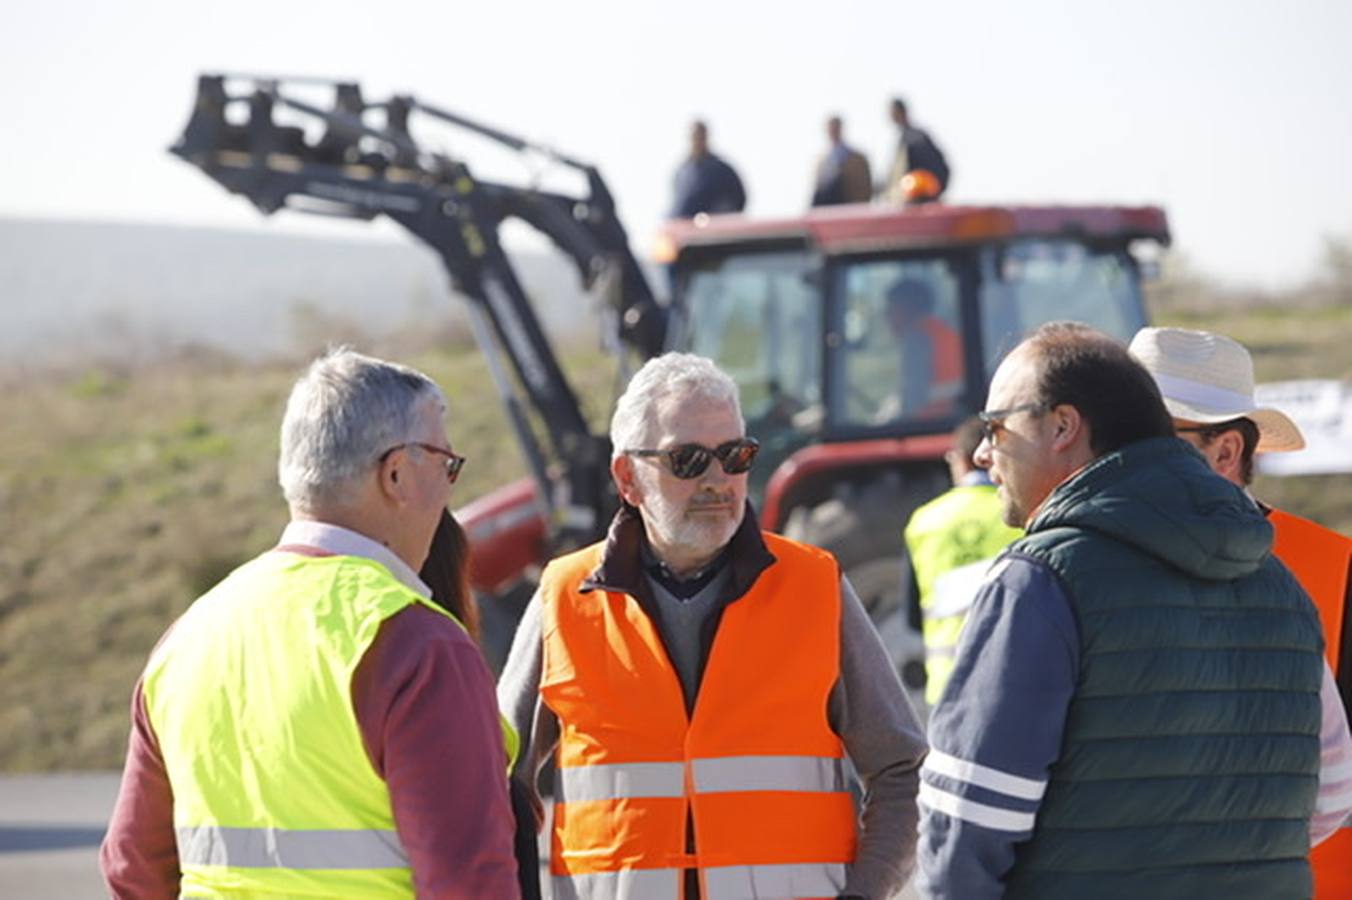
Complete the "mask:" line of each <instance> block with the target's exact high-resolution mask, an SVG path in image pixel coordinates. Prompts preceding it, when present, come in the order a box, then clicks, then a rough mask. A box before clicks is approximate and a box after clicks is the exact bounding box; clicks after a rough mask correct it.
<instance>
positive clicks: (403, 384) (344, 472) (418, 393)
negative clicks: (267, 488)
mask: <svg viewBox="0 0 1352 900" xmlns="http://www.w3.org/2000/svg"><path fill="white" fill-rule="evenodd" d="M428 400H432V401H434V402H436V403H439V404H440V405H441V408H442V409H445V407H446V398H445V395H443V394H442V392H441V388H439V387H437V385H436V382H434V381H432V379H430V378H428V377H427V376H426V375H424V374H422V373H421V372H418V371H416V370H414V369H410V368H408V367H407V366H401V365H398V364H397V363H392V362H386V361H385V360H382V359H375V358H373V357H370V356H363V355H362V354H360V353H357V352H355V351H354V350H352V349H351V348H348V347H338V348H336V349H333V350H330V351H329V352H328V353H326V354H325V355H324V356H321V357H319V358H318V359H316V360H315V361H314V362H312V363H311V364H310V367H309V368H308V369H307V370H306V371H305V374H304V375H302V376H301V377H300V378H299V379H298V380H297V381H296V384H295V387H293V388H292V389H291V396H290V398H289V399H288V400H287V401H286V414H285V415H284V416H283V417H282V449H281V455H280V456H279V458H278V460H277V480H278V482H279V483H280V484H281V486H282V492H283V493H284V494H285V495H286V499H287V502H288V503H290V504H291V505H292V507H293V508H297V509H301V510H309V511H312V510H314V509H315V508H316V507H322V506H325V505H330V504H339V505H341V504H343V503H346V502H349V501H350V500H352V499H353V497H354V494H355V491H354V488H355V487H356V482H357V481H358V479H359V478H360V477H361V476H362V474H364V473H365V472H366V471H368V470H369V469H370V468H371V467H372V465H374V464H375V462H376V460H377V459H378V458H379V457H380V454H382V453H384V452H385V451H386V450H388V449H390V448H391V447H394V446H396V445H398V444H402V443H404V442H406V441H409V440H413V439H414V437H415V430H416V429H417V427H418V425H419V424H420V418H419V417H420V416H421V415H422V409H421V408H422V404H423V403H424V402H426V401H428Z"/></svg>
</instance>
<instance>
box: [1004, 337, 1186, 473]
mask: <svg viewBox="0 0 1352 900" xmlns="http://www.w3.org/2000/svg"><path fill="white" fill-rule="evenodd" d="M1028 343H1029V345H1030V349H1031V351H1032V352H1033V353H1034V354H1035V357H1034V358H1035V359H1036V361H1037V370H1038V371H1037V398H1036V402H1038V403H1039V404H1041V405H1042V407H1043V408H1044V409H1053V408H1055V407H1057V406H1061V405H1062V404H1069V405H1070V406H1073V407H1075V408H1076V409H1077V410H1079V412H1080V415H1081V416H1083V417H1084V419H1085V420H1086V421H1087V422H1088V423H1089V447H1090V449H1091V450H1093V452H1094V455H1095V456H1103V455H1104V454H1107V453H1112V452H1113V451H1114V450H1120V449H1121V448H1122V447H1125V446H1126V445H1127V444H1130V443H1132V442H1133V441H1141V440H1145V439H1146V438H1154V437H1171V436H1172V435H1173V433H1174V423H1173V419H1172V418H1171V417H1170V416H1169V411H1168V410H1167V409H1165V407H1164V400H1163V399H1162V398H1161V397H1160V391H1159V388H1158V387H1157V386H1156V385H1155V379H1154V378H1152V377H1151V376H1150V373H1149V372H1147V371H1146V370H1145V367H1144V366H1142V365H1141V364H1140V363H1138V362H1137V361H1136V360H1135V359H1133V358H1132V357H1131V356H1130V355H1129V354H1128V353H1127V348H1126V346H1124V345H1123V344H1121V343H1120V342H1118V341H1116V340H1114V339H1113V338H1111V337H1109V336H1108V335H1106V334H1104V333H1103V332H1101V331H1098V330H1097V329H1094V328H1090V327H1089V326H1088V325H1085V324H1082V323H1080V322H1048V323H1047V324H1046V325H1043V326H1042V327H1040V328H1038V329H1037V331H1035V332H1033V335H1032V337H1030V338H1029V339H1028Z"/></svg>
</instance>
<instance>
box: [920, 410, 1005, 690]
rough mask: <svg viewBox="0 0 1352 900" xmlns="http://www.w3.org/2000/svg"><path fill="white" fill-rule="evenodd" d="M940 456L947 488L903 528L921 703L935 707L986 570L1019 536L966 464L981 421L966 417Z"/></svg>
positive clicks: (985, 482)
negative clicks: (914, 598) (915, 614)
mask: <svg viewBox="0 0 1352 900" xmlns="http://www.w3.org/2000/svg"><path fill="white" fill-rule="evenodd" d="M953 440H954V445H953V449H952V450H949V451H948V452H947V453H946V454H944V461H945V462H947V463H948V471H949V474H950V475H951V476H952V478H953V487H952V489H950V490H949V491H948V492H947V493H944V494H941V495H940V496H938V497H937V498H935V499H934V500H931V501H930V502H929V503H926V504H925V505H924V506H922V507H920V508H919V509H917V510H916V511H915V512H914V513H912V514H911V520H910V521H909V522H908V523H907V524H906V535H905V536H906V549H907V550H908V551H909V553H910V558H911V571H912V573H913V574H914V576H915V588H916V589H918V590H919V596H920V610H921V615H922V617H923V626H922V634H923V635H924V638H925V702H926V703H928V704H929V705H930V706H934V705H935V704H936V703H938V702H939V697H940V695H942V694H943V691H944V685H946V684H948V676H949V673H951V672H952V671H953V657H954V655H955V653H956V652H957V649H958V635H959V634H960V633H961V632H962V623H963V621H964V620H965V619H966V618H967V610H968V608H969V607H970V606H971V605H972V598H973V597H975V596H976V592H977V588H979V587H980V586H981V580H982V579H983V578H984V577H985V574H986V569H987V568H988V567H989V566H990V564H991V563H992V562H993V561H994V559H995V557H996V555H997V554H999V552H1000V551H1001V550H1003V549H1004V548H1005V546H1006V545H1008V544H1009V543H1010V542H1012V541H1013V540H1015V539H1016V538H1018V537H1019V536H1020V535H1022V534H1023V531H1022V530H1020V529H1018V528H1011V527H1009V526H1008V525H1006V524H1005V523H1004V522H1002V521H1001V519H1000V500H999V498H998V497H997V496H996V494H995V485H994V484H992V483H991V480H990V478H989V477H988V476H987V475H986V472H985V470H983V469H979V468H977V467H976V465H975V464H974V463H973V462H972V454H973V453H975V452H976V448H977V445H978V444H980V443H981V420H980V419H978V418H976V417H975V416H973V417H972V418H971V419H968V420H967V421H966V422H964V423H962V425H960V426H959V427H958V430H957V431H956V432H954V435H953Z"/></svg>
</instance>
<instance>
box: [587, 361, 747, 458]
mask: <svg viewBox="0 0 1352 900" xmlns="http://www.w3.org/2000/svg"><path fill="white" fill-rule="evenodd" d="M668 399H674V400H679V401H686V400H707V401H711V402H720V403H728V404H731V406H732V408H733V409H734V410H736V411H737V419H738V421H740V422H741V423H742V428H743V430H745V429H746V422H745V421H744V420H743V419H742V405H741V401H740V400H739V398H738V393H737V382H735V381H733V380H732V379H731V378H730V377H729V376H728V374H727V373H726V372H724V371H723V370H722V369H720V368H718V366H716V365H714V363H713V361H712V360H708V359H705V358H704V357H703V356H696V355H694V354H693V353H664V354H662V355H661V356H655V357H653V358H652V359H650V360H648V361H647V362H646V363H644V364H643V367H642V368H641V369H639V370H638V371H637V372H635V373H634V377H633V378H631V379H630V380H629V386H628V387H626V388H625V389H624V393H623V394H622V395H620V399H619V401H618V402H617V403H616V404H615V415H614V416H612V417H611V419H610V443H611V446H612V451H611V458H612V459H615V458H618V457H619V456H621V455H622V454H623V452H624V451H625V450H636V449H640V448H644V447H646V445H647V442H648V441H650V440H652V439H653V432H654V431H656V429H657V406H658V404H659V403H661V402H662V401H664V400H668Z"/></svg>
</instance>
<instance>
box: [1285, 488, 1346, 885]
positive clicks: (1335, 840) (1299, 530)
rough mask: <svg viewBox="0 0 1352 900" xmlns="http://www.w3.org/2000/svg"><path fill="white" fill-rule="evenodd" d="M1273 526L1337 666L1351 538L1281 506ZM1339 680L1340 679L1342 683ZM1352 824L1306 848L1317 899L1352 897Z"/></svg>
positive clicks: (1332, 663)
mask: <svg viewBox="0 0 1352 900" xmlns="http://www.w3.org/2000/svg"><path fill="white" fill-rule="evenodd" d="M1268 521H1269V522H1271V523H1272V527H1273V528H1274V529H1275V530H1276V539H1275V540H1274V542H1273V545H1272V552H1273V553H1274V554H1275V555H1276V556H1277V558H1278V559H1280V560H1281V561H1282V563H1283V564H1285V566H1286V567H1287V568H1288V569H1290V570H1291V574H1293V575H1295V576H1296V580H1297V581H1299V582H1300V586H1301V587H1303V588H1304V589H1305V593H1307V594H1309V595H1310V599H1311V600H1313V601H1314V605H1315V606H1316V607H1317V608H1318V610H1319V623H1320V624H1321V625H1323V627H1324V652H1325V654H1326V655H1327V656H1328V660H1329V668H1331V669H1332V670H1333V671H1334V673H1335V674H1336V673H1337V672H1338V661H1339V660H1340V659H1342V654H1343V652H1344V650H1346V649H1348V648H1344V647H1343V646H1342V638H1343V634H1344V627H1345V626H1344V623H1345V621H1346V617H1347V605H1348V599H1349V592H1352V539H1349V538H1345V537H1343V536H1342V535H1341V534H1339V533H1338V532H1336V531H1331V530H1330V529H1328V528H1325V527H1324V526H1322V525H1316V524H1315V523H1314V522H1311V521H1310V520H1309V519H1302V518H1301V517H1300V516H1293V515H1291V514H1290V513H1288V512H1282V511H1281V510H1280V509H1274V510H1272V511H1271V512H1269V513H1268ZM1341 687H1342V686H1341V685H1340V688H1341ZM1350 859H1352V828H1348V827H1343V828H1342V829H1340V830H1339V831H1338V832H1337V833H1336V834H1334V835H1333V836H1332V837H1330V838H1329V839H1328V840H1326V841H1324V842H1323V843H1322V844H1320V845H1319V846H1318V847H1315V848H1314V850H1313V851H1311V853H1310V865H1311V867H1312V868H1313V869H1314V885H1315V888H1314V894H1315V897H1316V898H1318V900H1335V898H1338V900H1344V898H1349V897H1352V863H1349V860H1350Z"/></svg>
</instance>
